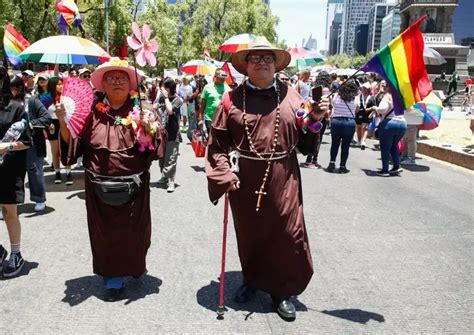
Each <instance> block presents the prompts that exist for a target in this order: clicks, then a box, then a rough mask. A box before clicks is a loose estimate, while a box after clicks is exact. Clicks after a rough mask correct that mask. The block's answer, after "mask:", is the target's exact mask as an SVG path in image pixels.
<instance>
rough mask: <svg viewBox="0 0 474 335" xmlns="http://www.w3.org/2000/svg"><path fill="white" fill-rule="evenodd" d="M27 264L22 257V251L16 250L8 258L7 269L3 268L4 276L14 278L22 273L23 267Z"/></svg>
mask: <svg viewBox="0 0 474 335" xmlns="http://www.w3.org/2000/svg"><path fill="white" fill-rule="evenodd" d="M23 265H25V261H24V259H23V257H21V253H19V252H15V253H12V254H11V255H10V259H9V260H8V264H7V266H6V268H5V269H3V277H5V278H12V277H15V276H16V275H17V274H19V273H20V271H21V269H22V268H23Z"/></svg>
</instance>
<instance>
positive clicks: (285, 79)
mask: <svg viewBox="0 0 474 335" xmlns="http://www.w3.org/2000/svg"><path fill="white" fill-rule="evenodd" d="M280 80H281V81H290V78H280Z"/></svg>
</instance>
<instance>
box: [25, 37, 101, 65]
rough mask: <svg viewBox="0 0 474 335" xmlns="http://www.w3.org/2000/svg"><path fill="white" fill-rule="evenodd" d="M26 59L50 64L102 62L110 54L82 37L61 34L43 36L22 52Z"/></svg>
mask: <svg viewBox="0 0 474 335" xmlns="http://www.w3.org/2000/svg"><path fill="white" fill-rule="evenodd" d="M20 58H21V59H22V60H24V61H30V62H37V63H50V64H102V63H103V62H105V61H107V60H109V59H110V55H109V54H108V53H107V52H105V51H104V50H103V49H102V48H101V47H99V46H98V45H97V44H95V43H94V42H92V41H89V40H86V39H85V38H82V37H77V36H68V35H59V36H50V37H46V38H43V39H41V40H39V41H37V42H35V43H33V44H32V45H30V46H29V47H28V48H26V50H24V51H23V52H22V53H21V54H20Z"/></svg>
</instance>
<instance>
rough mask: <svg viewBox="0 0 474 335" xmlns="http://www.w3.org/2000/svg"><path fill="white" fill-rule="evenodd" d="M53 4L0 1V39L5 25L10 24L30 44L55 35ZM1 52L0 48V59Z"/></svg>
mask: <svg viewBox="0 0 474 335" xmlns="http://www.w3.org/2000/svg"><path fill="white" fill-rule="evenodd" d="M54 4H55V1H54V0H44V1H33V0H19V1H14V2H13V1H9V0H0V8H1V9H2V10H1V11H0V37H1V38H3V35H4V33H5V26H6V25H7V23H12V24H13V25H14V26H15V27H16V28H17V30H18V31H19V32H20V33H21V34H22V35H23V36H24V37H25V38H26V39H27V40H28V41H29V42H30V43H33V42H35V41H37V40H39V39H41V38H43V37H46V36H50V35H56V34H57V33H58V32H57V25H56V22H57V17H56V15H55V13H56V10H55V8H54ZM3 52H4V50H3V48H2V50H0V55H1V56H2V58H3Z"/></svg>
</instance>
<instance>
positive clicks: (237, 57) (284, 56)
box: [231, 36, 291, 75]
mask: <svg viewBox="0 0 474 335" xmlns="http://www.w3.org/2000/svg"><path fill="white" fill-rule="evenodd" d="M252 51H271V52H273V54H274V55H275V58H276V59H275V72H278V71H281V70H283V69H284V68H286V67H287V66H288V64H290V61H291V55H290V53H289V52H288V51H286V50H283V49H279V48H276V47H274V46H273V45H271V43H270V42H268V40H267V39H266V38H265V37H263V36H259V37H257V38H256V39H255V41H254V42H253V43H252V44H251V45H250V46H249V47H248V48H247V49H243V50H240V51H238V52H236V53H235V54H233V55H232V59H231V62H232V65H233V66H234V68H235V69H236V70H237V71H239V72H240V73H242V74H243V75H247V56H248V54H249V53H250V52H252Z"/></svg>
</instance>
